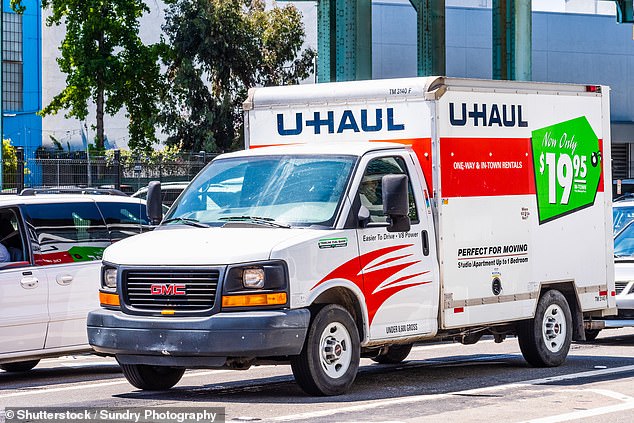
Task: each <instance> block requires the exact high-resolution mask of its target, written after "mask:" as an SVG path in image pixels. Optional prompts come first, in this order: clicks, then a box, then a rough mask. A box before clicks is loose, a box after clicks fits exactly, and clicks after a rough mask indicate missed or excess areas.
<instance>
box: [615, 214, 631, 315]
mask: <svg viewBox="0 0 634 423" xmlns="http://www.w3.org/2000/svg"><path fill="white" fill-rule="evenodd" d="M614 276H615V281H616V307H617V309H618V311H619V314H618V316H619V318H627V319H631V318H634V223H633V222H629V223H628V224H627V225H626V226H625V227H623V228H622V229H621V230H620V231H619V232H618V233H617V235H616V236H615V237H614Z"/></svg>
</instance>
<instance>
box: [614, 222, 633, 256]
mask: <svg viewBox="0 0 634 423" xmlns="http://www.w3.org/2000/svg"><path fill="white" fill-rule="evenodd" d="M632 256H634V223H632V222H630V223H629V224H627V225H626V226H625V227H624V228H623V229H621V231H620V232H619V233H618V234H616V236H615V237H614V257H616V258H624V257H625V258H632Z"/></svg>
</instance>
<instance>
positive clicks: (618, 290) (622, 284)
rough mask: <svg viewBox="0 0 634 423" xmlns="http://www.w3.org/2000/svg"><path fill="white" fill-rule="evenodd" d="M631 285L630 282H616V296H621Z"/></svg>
mask: <svg viewBox="0 0 634 423" xmlns="http://www.w3.org/2000/svg"><path fill="white" fill-rule="evenodd" d="M628 283H630V282H629V281H616V282H614V285H615V287H616V295H619V294H620V293H622V292H623V290H624V289H625V288H626V287H627V284H628Z"/></svg>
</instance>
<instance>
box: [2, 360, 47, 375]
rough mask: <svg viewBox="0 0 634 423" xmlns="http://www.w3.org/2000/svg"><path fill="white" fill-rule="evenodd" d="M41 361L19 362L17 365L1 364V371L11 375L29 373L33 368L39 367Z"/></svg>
mask: <svg viewBox="0 0 634 423" xmlns="http://www.w3.org/2000/svg"><path fill="white" fill-rule="evenodd" d="M39 362H40V360H29V361H18V362H16V363H4V364H0V369H2V370H4V371H5V372H10V373H20V372H28V371H29V370H31V369H32V368H33V367H35V366H37V363H39Z"/></svg>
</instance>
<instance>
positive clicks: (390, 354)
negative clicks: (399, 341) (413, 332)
mask: <svg viewBox="0 0 634 423" xmlns="http://www.w3.org/2000/svg"><path fill="white" fill-rule="evenodd" d="M413 346H414V344H404V345H390V346H389V347H388V348H387V351H385V352H384V353H381V354H379V355H377V356H376V357H372V360H373V361H376V362H377V363H379V364H398V363H400V362H401V361H403V360H405V359H406V358H407V356H408V355H409V353H410V351H412V347H413Z"/></svg>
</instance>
